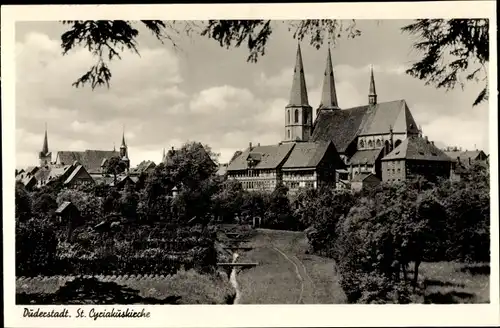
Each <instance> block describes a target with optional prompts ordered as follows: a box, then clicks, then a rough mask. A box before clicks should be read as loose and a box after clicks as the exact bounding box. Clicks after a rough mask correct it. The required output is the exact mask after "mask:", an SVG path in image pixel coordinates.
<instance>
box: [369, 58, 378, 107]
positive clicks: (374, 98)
mask: <svg viewBox="0 0 500 328" xmlns="http://www.w3.org/2000/svg"><path fill="white" fill-rule="evenodd" d="M368 104H370V105H376V104H377V92H376V90H375V78H374V77H373V65H370V90H369V92H368Z"/></svg>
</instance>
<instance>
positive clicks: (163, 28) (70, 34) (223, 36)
mask: <svg viewBox="0 0 500 328" xmlns="http://www.w3.org/2000/svg"><path fill="white" fill-rule="evenodd" d="M62 23H63V24H65V25H69V26H70V28H69V29H68V30H67V31H66V32H64V33H63V34H62V36H61V47H62V49H63V54H67V53H69V52H70V51H71V50H73V49H75V48H77V47H84V48H86V49H87V50H88V51H89V52H90V53H91V54H92V55H93V56H94V57H95V58H96V63H95V64H94V65H92V66H91V67H90V69H89V70H88V71H87V72H86V73H85V74H83V75H82V76H81V77H80V78H78V79H77V80H76V81H75V82H74V83H73V85H74V86H75V87H79V86H85V85H90V86H91V87H92V89H94V88H96V87H99V86H103V85H106V86H108V87H109V85H110V81H111V77H112V74H111V70H110V69H109V62H110V61H112V60H114V59H121V56H120V53H122V52H123V51H125V50H129V51H132V52H134V53H136V54H138V55H139V49H138V43H137V38H138V36H139V33H140V32H139V30H138V29H137V28H136V27H138V26H140V25H142V26H144V27H145V28H146V29H147V30H148V31H149V32H151V33H152V34H153V35H154V36H155V37H156V38H157V39H158V40H159V41H160V42H161V43H164V41H166V40H167V41H169V42H171V43H172V45H173V46H174V47H178V45H177V44H176V42H175V37H176V36H177V35H180V34H186V35H188V36H192V35H198V36H201V37H207V38H209V39H212V40H214V41H216V42H217V43H219V45H220V46H221V47H226V48H232V47H236V48H238V47H240V46H242V45H246V46H247V48H248V50H249V52H250V54H249V56H248V58H247V61H249V62H256V61H257V60H258V58H259V56H263V55H264V54H265V47H266V45H267V42H268V41H269V38H270V36H271V34H272V32H273V26H274V25H273V24H286V25H287V26H288V30H289V31H290V32H293V37H294V38H297V39H299V40H303V39H304V38H309V43H310V44H311V45H312V46H314V47H316V48H317V49H319V48H320V47H321V45H322V44H323V43H324V41H325V40H331V41H332V42H335V40H336V38H338V37H340V36H341V35H342V34H347V36H348V37H351V38H354V37H356V36H358V35H360V33H361V32H360V31H359V30H358V29H357V28H356V23H355V21H354V20H352V21H350V23H349V24H345V23H343V22H342V21H340V20H330V19H322V20H301V21H271V20H209V21H196V22H194V21H160V20H142V21H139V22H137V21H123V20H114V21H105V20H99V21H63V22H62Z"/></svg>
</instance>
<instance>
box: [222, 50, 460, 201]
mask: <svg viewBox="0 0 500 328" xmlns="http://www.w3.org/2000/svg"><path fill="white" fill-rule="evenodd" d="M284 114H285V115H284V116H285V122H284V123H285V124H284V137H283V140H282V141H281V142H279V143H278V144H276V145H268V146H260V145H257V146H256V147H253V146H252V145H251V144H250V147H249V148H248V149H246V150H245V151H243V152H241V154H239V156H236V158H233V159H232V161H231V162H230V163H228V165H227V174H228V176H229V177H232V178H235V179H237V180H239V181H241V183H242V184H243V187H244V188H245V189H247V190H267V191H271V190H273V189H274V188H275V187H276V185H277V184H279V183H283V184H284V185H285V186H287V187H288V188H289V190H290V192H292V193H293V192H295V191H297V190H298V189H299V188H318V187H319V186H321V185H330V186H336V187H337V188H341V187H342V186H343V185H349V184H350V183H351V182H352V181H353V179H354V180H357V181H360V180H364V179H365V178H366V177H368V176H370V177H371V179H369V180H370V181H372V182H373V181H374V179H378V180H379V181H382V180H384V181H386V182H393V181H394V182H396V181H401V178H402V177H404V176H405V175H401V176H400V177H399V178H397V179H395V178H393V176H392V175H388V174H383V172H382V171H383V169H385V170H386V171H387V170H392V166H390V165H391V164H392V162H391V161H390V159H391V158H392V159H393V160H394V159H396V158H397V159H398V160H399V159H400V160H406V162H408V163H410V162H412V161H415V160H416V161H424V162H425V165H424V166H425V167H427V166H429V167H430V168H434V167H435V166H437V167H439V169H438V170H437V171H439V172H440V175H443V174H444V176H446V175H448V176H449V174H450V170H451V166H450V162H451V159H450V158H449V157H448V156H446V154H444V152H443V151H441V150H440V149H438V148H437V147H435V146H434V144H433V143H432V142H429V141H428V140H427V139H425V138H423V137H422V132H421V130H420V129H419V128H418V127H417V123H416V122H415V119H414V118H413V116H412V114H411V111H410V109H409V107H408V105H407V103H406V101H405V100H403V99H400V100H394V101H388V102H378V101H377V92H376V88H375V77H374V75H373V69H372V70H371V71H370V79H369V88H368V95H367V104H365V105H361V106H357V107H353V108H345V109H341V108H340V107H339V105H338V100H337V92H336V87H335V75H334V71H333V64H332V56H331V52H330V49H328V53H327V58H326V68H325V71H324V78H323V87H322V93H321V102H320V105H319V107H318V108H317V110H316V116H315V117H313V116H314V113H313V108H312V107H311V106H310V104H309V99H308V95H307V86H306V81H305V73H304V65H303V61H302V54H301V49H300V44H299V45H298V48H297V55H296V62H295V69H294V73H293V80H292V88H291V93H290V100H289V103H288V105H287V106H286V107H285V109H284ZM405 141H406V142H405ZM408 144H410V145H412V146H411V147H410V148H411V149H416V152H417V153H418V155H419V157H418V158H417V159H415V158H407V159H405V158H401V156H402V155H400V151H399V150H398V149H399V148H401V147H406V148H408ZM406 148H405V149H406ZM391 152H398V156H396V155H394V154H393V156H392V157H388V159H389V160H388V161H386V163H387V164H384V166H383V165H382V163H383V159H384V157H386V156H389V155H390V154H391ZM387 165H389V166H390V168H388V167H389V166H387ZM412 167H413V166H412ZM419 167H420V164H419ZM391 172H392V171H391ZM435 172H436V170H434V169H430V170H429V173H430V174H431V175H432V174H434V173H435ZM443 172H444V173H443ZM386 173H387V172H386ZM422 173H423V174H424V175H425V174H426V171H424V172H422ZM360 175H361V176H363V178H362V179H360ZM389 176H390V177H391V178H389ZM408 176H411V175H410V174H409V175H408Z"/></svg>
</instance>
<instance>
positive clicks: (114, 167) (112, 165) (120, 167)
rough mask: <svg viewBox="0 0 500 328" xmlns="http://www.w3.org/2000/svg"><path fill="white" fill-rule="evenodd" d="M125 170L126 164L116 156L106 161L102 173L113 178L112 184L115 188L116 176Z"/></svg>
mask: <svg viewBox="0 0 500 328" xmlns="http://www.w3.org/2000/svg"><path fill="white" fill-rule="evenodd" d="M126 169H127V164H126V163H125V162H124V161H122V160H121V159H120V158H119V157H116V156H114V157H111V158H110V159H108V160H107V161H106V164H105V166H104V172H105V173H107V174H111V175H112V176H113V182H114V185H115V186H116V180H117V176H118V174H121V173H123V172H125V170H126Z"/></svg>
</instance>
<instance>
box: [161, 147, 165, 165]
mask: <svg viewBox="0 0 500 328" xmlns="http://www.w3.org/2000/svg"><path fill="white" fill-rule="evenodd" d="M161 160H162V162H163V161H164V160H165V147H163V154H162V155H161Z"/></svg>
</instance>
